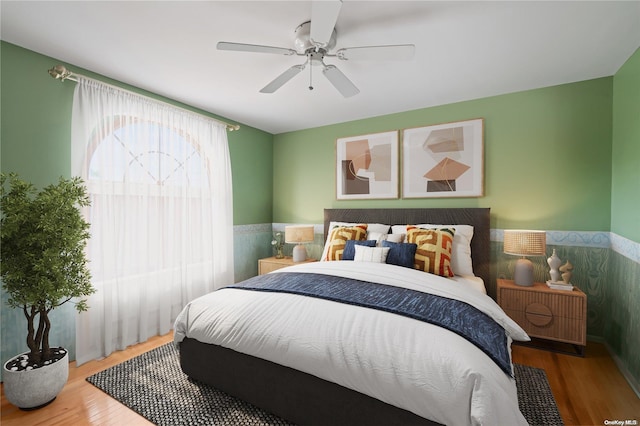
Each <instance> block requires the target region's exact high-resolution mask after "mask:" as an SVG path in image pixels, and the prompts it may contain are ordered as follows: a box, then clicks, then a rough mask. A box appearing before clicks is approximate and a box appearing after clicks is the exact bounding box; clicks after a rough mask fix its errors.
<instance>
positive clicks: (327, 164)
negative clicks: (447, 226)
mask: <svg viewBox="0 0 640 426" xmlns="http://www.w3.org/2000/svg"><path fill="white" fill-rule="evenodd" d="M612 86H613V79H612V78H611V77H607V78H600V79H595V80H590V81H584V82H579V83H573V84H565V85H561V86H555V87H549V88H544V89H537V90H530V91H525V92H518V93H513V94H508V95H501V96H495V97H491V98H484V99H479V100H474V101H468V102H460V103H456V104H450V105H444V106H438V107H433V108H425V109H420V110H415V111H409V112H404V113H400V114H392V115H386V116H381V117H375V118H368V119H364V120H358V121H352V122H348V123H342V124H336V125H331V126H325V127H319V128H314V129H307V130H301V131H296V132H290V133H283V134H278V135H276V136H275V137H274V188H277V190H276V191H275V192H274V210H273V217H274V221H276V222H314V223H321V222H322V209H323V208H326V207H343V208H350V207H361V208H364V207H476V206H477V207H490V208H491V213H492V215H491V217H492V219H491V221H492V228H509V227H515V228H527V227H533V228H535V229H546V230H565V229H566V230H568V229H571V230H575V231H595V230H597V231H604V230H606V231H608V230H609V226H610V222H611V210H610V194H611V128H612V119H611V105H612V96H613V92H612ZM479 117H481V118H484V120H485V121H484V125H485V132H484V155H485V185H484V188H485V195H484V196H483V197H479V198H441V199H411V200H409V199H407V200H403V199H399V200H375V201H366V200H356V201H337V200H336V197H335V186H334V185H335V141H336V139H337V138H340V137H346V136H355V135H359V134H368V133H376V132H382V131H389V130H395V129H403V128H410V127H420V126H427V125H432V124H438V123H446V122H451V121H460V120H467V119H471V118H479ZM311 165H312V166H311ZM291 176H296V179H295V180H294V179H291V178H290V177H291Z"/></svg>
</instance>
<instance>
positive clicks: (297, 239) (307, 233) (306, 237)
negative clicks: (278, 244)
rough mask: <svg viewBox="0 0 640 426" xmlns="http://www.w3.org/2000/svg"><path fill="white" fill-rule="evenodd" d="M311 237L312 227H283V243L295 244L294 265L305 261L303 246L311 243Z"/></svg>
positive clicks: (305, 251)
mask: <svg viewBox="0 0 640 426" xmlns="http://www.w3.org/2000/svg"><path fill="white" fill-rule="evenodd" d="M313 237H314V235H313V225H291V226H285V227H284V242H285V243H289V244H297V245H296V246H295V247H294V248H293V261H294V263H295V262H304V261H305V260H307V249H306V248H305V247H304V245H303V244H304V243H310V242H312V241H313Z"/></svg>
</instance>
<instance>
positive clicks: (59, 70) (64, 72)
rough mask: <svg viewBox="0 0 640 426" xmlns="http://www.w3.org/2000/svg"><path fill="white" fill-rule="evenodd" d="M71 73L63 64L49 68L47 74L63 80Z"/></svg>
mask: <svg viewBox="0 0 640 426" xmlns="http://www.w3.org/2000/svg"><path fill="white" fill-rule="evenodd" d="M71 74H72V73H71V71H69V70H68V69H67V68H66V67H65V66H64V65H56V66H55V67H53V68H51V69H50V70H49V75H50V76H51V77H53V78H55V79H56V80H60V81H64V80H65V79H66V78H69V77H70V76H71Z"/></svg>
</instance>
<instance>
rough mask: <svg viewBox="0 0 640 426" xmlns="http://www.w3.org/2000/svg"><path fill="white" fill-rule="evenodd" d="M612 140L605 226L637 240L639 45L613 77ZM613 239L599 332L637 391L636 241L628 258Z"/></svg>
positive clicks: (639, 267) (639, 252)
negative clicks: (608, 210) (607, 222)
mask: <svg viewBox="0 0 640 426" xmlns="http://www.w3.org/2000/svg"><path fill="white" fill-rule="evenodd" d="M612 145H613V160H612V164H613V172H612V177H613V178H612V185H611V231H612V232H613V233H615V234H617V235H620V236H621V237H625V238H626V239H628V240H630V241H635V242H636V243H640V220H638V212H640V196H638V190H639V188H640V49H638V50H636V52H635V53H634V54H633V55H632V56H631V58H629V59H628V60H627V62H626V63H625V64H624V65H623V66H622V67H621V68H620V70H618V72H617V73H616V75H615V76H614V78H613V143H612ZM618 240H622V239H621V238H620V239H618V238H617V239H615V240H614V250H615V252H614V253H613V254H612V256H611V262H610V264H609V276H608V279H607V292H606V299H605V300H606V304H607V311H606V312H607V313H608V315H606V317H605V323H604V334H603V335H604V336H605V340H606V342H607V344H608V345H609V347H610V348H611V351H612V352H613V354H614V357H616V359H617V361H618V365H619V366H620V368H621V370H622V371H623V372H624V373H625V374H626V376H627V377H631V378H633V379H632V381H633V380H635V383H634V385H635V389H636V392H639V393H640V309H639V308H638V307H639V306H640V244H635V254H636V257H635V258H634V259H633V260H632V259H630V258H629V257H625V256H622V255H620V254H619V253H618V252H619V251H623V250H625V247H626V246H632V245H633V243H631V242H630V241H624V240H622V241H618ZM618 245H619V246H620V247H618ZM631 251H632V252H633V250H631Z"/></svg>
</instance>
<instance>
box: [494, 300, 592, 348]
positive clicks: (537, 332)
mask: <svg viewBox="0 0 640 426" xmlns="http://www.w3.org/2000/svg"><path fill="white" fill-rule="evenodd" d="M504 311H505V313H506V314H507V315H509V316H510V317H511V318H512V319H513V320H514V321H515V322H517V323H518V324H519V325H520V327H522V328H523V329H524V331H526V332H527V334H528V335H529V336H531V337H540V338H543V339H550V340H557V341H559V342H565V343H573V344H576V345H582V346H584V345H585V344H586V342H587V336H586V329H585V327H584V321H582V320H579V319H574V318H564V317H560V316H557V315H552V316H545V315H539V314H531V313H529V312H525V311H514V310H510V309H505V310H504Z"/></svg>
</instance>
